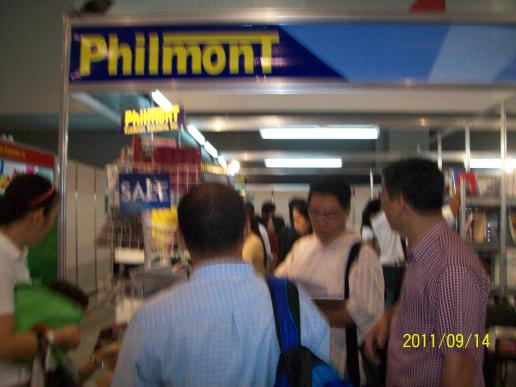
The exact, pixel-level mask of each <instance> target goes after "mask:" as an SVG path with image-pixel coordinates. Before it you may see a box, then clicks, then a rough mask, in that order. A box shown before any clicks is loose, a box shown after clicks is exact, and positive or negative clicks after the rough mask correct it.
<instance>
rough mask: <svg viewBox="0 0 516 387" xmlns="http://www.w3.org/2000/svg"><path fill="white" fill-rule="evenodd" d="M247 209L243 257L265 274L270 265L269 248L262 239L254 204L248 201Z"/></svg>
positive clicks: (256, 269)
mask: <svg viewBox="0 0 516 387" xmlns="http://www.w3.org/2000/svg"><path fill="white" fill-rule="evenodd" d="M245 209H246V236H245V241H244V246H243V248H242V258H243V259H244V261H246V262H248V263H250V264H252V265H253V267H254V270H255V271H256V273H258V274H261V275H265V273H266V269H267V266H268V262H267V250H266V248H265V242H264V241H263V239H262V236H261V233H260V228H259V223H258V220H257V219H256V217H255V214H254V206H253V205H252V204H250V203H247V204H246V206H245Z"/></svg>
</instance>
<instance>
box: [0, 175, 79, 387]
mask: <svg viewBox="0 0 516 387" xmlns="http://www.w3.org/2000/svg"><path fill="white" fill-rule="evenodd" d="M58 203H59V196H58V194H57V192H56V191H55V189H54V187H53V186H52V184H51V183H50V182H49V181H48V180H47V179H45V178H43V177H41V176H37V175H19V176H16V177H15V178H14V179H13V180H12V181H11V183H10V184H9V186H8V187H7V189H6V190H5V194H4V196H3V197H2V198H1V199H0V343H2V344H1V345H0V380H1V381H2V386H17V385H23V384H25V383H27V382H28V381H29V380H30V369H28V368H27V367H26V366H24V365H20V364H19V363H16V361H17V360H20V359H27V358H31V357H34V356H35V355H36V353H37V350H38V336H37V335H36V333H34V332H16V331H15V322H14V286H15V285H16V284H17V283H24V282H25V283H27V282H30V274H29V270H28V268H27V262H26V257H27V246H28V245H35V244H37V243H39V242H40V241H41V240H42V239H43V238H44V237H45V236H46V235H47V234H48V232H49V231H50V229H51V227H52V225H53V223H54V219H55V216H56V213H57V209H58ZM45 336H46V339H47V340H48V341H49V342H51V343H52V344H53V345H55V346H61V347H64V348H75V347H77V346H78V345H79V341H80V331H79V328H78V327H77V326H73V325H69V326H66V327H63V328H61V329H59V330H56V331H52V330H47V331H46V332H45Z"/></svg>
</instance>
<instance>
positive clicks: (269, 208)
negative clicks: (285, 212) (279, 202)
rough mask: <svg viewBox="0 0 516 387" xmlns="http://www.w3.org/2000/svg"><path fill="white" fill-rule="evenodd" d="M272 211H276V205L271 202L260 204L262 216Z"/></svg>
mask: <svg viewBox="0 0 516 387" xmlns="http://www.w3.org/2000/svg"><path fill="white" fill-rule="evenodd" d="M274 211H276V205H275V204H274V203H273V202H270V201H268V202H264V203H263V204H262V216H264V215H265V214H267V215H268V214H270V213H272V212H274Z"/></svg>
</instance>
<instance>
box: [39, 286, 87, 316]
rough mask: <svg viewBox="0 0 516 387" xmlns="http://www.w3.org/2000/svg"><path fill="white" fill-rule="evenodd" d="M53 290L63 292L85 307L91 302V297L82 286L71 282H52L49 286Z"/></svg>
mask: <svg viewBox="0 0 516 387" xmlns="http://www.w3.org/2000/svg"><path fill="white" fill-rule="evenodd" d="M48 287H49V288H50V289H52V290H53V291H55V292H57V293H60V294H62V295H63V296H65V297H68V298H70V299H71V300H73V301H75V302H76V303H77V304H79V305H80V306H82V307H83V308H84V309H86V308H87V307H88V305H89V304H90V299H89V297H88V296H87V295H86V293H84V292H83V291H82V290H81V289H80V288H78V287H77V286H75V285H73V284H71V283H70V282H67V281H63V280H57V281H54V282H52V283H51V284H50V285H49V286H48Z"/></svg>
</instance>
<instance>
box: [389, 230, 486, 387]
mask: <svg viewBox="0 0 516 387" xmlns="http://www.w3.org/2000/svg"><path fill="white" fill-rule="evenodd" d="M488 294H489V279H488V277H487V274H486V273H485V271H484V269H483V267H482V265H481V263H480V260H479V258H478V256H477V255H476V254H475V253H474V252H473V251H472V250H471V248H470V247H469V246H468V245H467V244H466V243H465V242H464V241H463V240H461V239H460V237H459V236H458V235H457V233H455V232H454V231H453V230H451V229H450V228H449V227H448V225H447V224H446V223H445V222H441V223H439V224H437V225H436V226H434V227H433V228H432V229H431V230H430V231H429V232H428V233H427V234H426V235H425V236H424V237H423V239H422V240H421V241H420V242H419V243H418V245H417V246H416V247H415V248H414V249H413V250H411V249H409V250H408V265H407V269H406V272H405V280H404V283H403V288H402V291H401V296H400V302H399V309H398V311H397V313H396V315H395V316H394V319H393V321H392V325H391V332H390V339H389V349H388V360H387V386H389V387H394V386H400V387H401V386H403V387H409V386H410V387H412V386H413V387H416V386H420V387H432V386H439V385H440V380H441V376H442V372H443V364H444V355H445V354H447V353H449V352H454V351H457V352H458V351H466V352H468V353H469V354H471V355H472V356H473V357H474V358H475V361H476V368H475V385H476V386H484V381H483V377H482V361H483V353H484V347H483V346H481V345H480V346H479V347H476V342H475V340H474V339H473V340H471V341H470V342H469V345H468V347H467V348H462V349H460V348H457V346H456V345H453V346H452V345H450V346H448V345H447V344H446V337H447V336H446V335H448V334H453V335H457V334H462V335H464V342H466V340H467V338H468V337H470V334H471V335H473V336H472V337H473V338H474V337H475V336H474V335H475V334H478V335H479V336H480V337H481V338H483V337H484V331H485V314H486V305H487V299H488ZM404 334H411V335H412V334H418V335H423V334H426V335H427V342H426V347H425V348H423V347H422V345H420V346H419V348H417V349H416V348H404V347H403V344H404V342H405V341H406V338H405V339H404V337H403V335H404ZM432 334H433V335H435V344H434V345H432V344H431V342H430V335H432ZM420 337H421V336H420ZM443 337H444V340H443V341H441V339H442V338H443ZM450 344H453V340H450Z"/></svg>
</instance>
